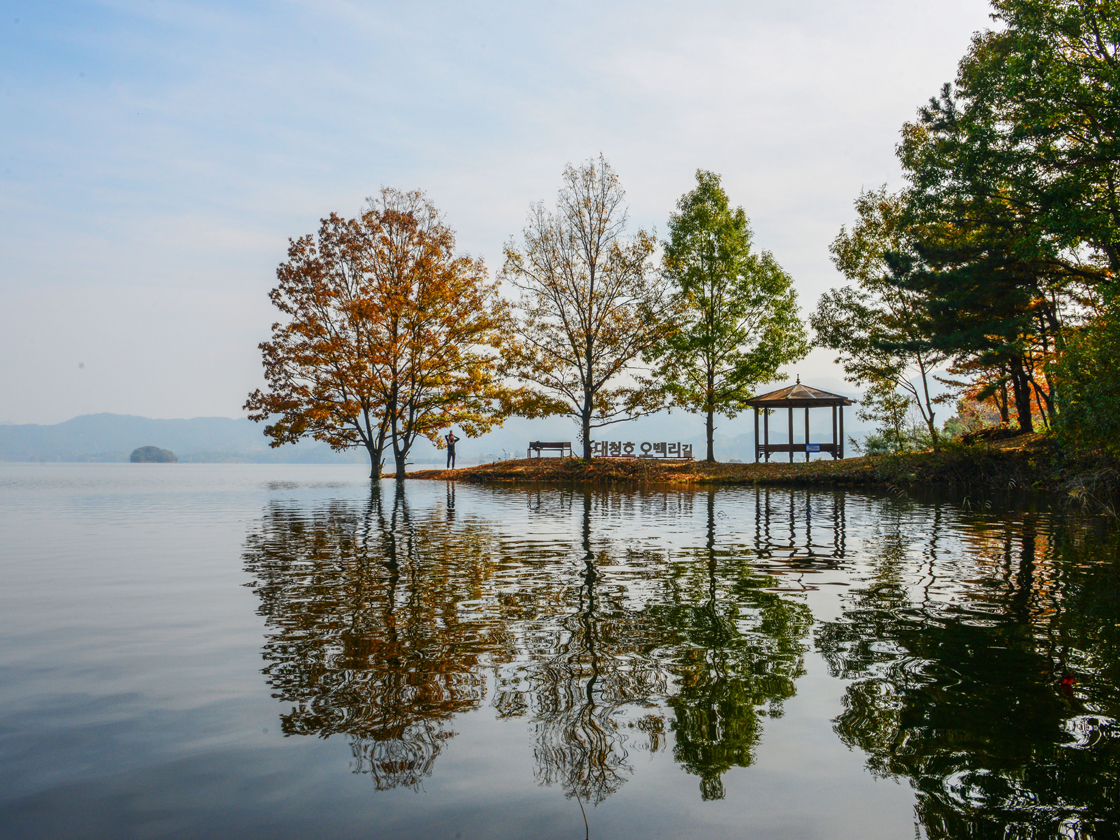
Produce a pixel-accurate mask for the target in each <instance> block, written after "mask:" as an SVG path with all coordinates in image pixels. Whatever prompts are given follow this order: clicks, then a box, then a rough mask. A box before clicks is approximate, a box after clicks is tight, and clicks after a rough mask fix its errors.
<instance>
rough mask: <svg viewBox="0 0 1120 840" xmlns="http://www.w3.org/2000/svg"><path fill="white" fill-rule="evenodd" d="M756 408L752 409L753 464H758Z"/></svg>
mask: <svg viewBox="0 0 1120 840" xmlns="http://www.w3.org/2000/svg"><path fill="white" fill-rule="evenodd" d="M758 453H759V448H758V406H757V405H756V406H755V407H754V462H755V463H756V464H757V463H758Z"/></svg>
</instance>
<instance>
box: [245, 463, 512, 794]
mask: <svg viewBox="0 0 1120 840" xmlns="http://www.w3.org/2000/svg"><path fill="white" fill-rule="evenodd" d="M386 507H389V510H388V511H387V510H386ZM454 525H455V523H454V520H453V518H450V517H447V516H443V517H440V516H437V515H435V514H434V513H433V514H432V515H431V516H429V517H427V518H426V519H425V520H424V521H422V522H419V523H417V522H414V521H413V519H412V517H411V515H410V511H409V506H408V500H407V498H406V496H405V493H404V487H403V484H400V483H398V484H397V487H396V492H395V495H394V497H393V499H392V502H391V504H390V505H388V506H387V505H386V504H385V500H383V498H382V495H381V493H380V491H379V489H378V488H376V487H375V488H374V490H373V492H372V494H371V496H370V499H369V502H368V504H367V505H366V506H365V509H364V510H362V509H358V508H355V507H354V506H352V505H349V504H346V503H341V502H335V503H331V504H328V505H326V506H325V507H323V508H319V509H316V510H312V511H307V510H304V509H301V508H299V507H296V506H286V505H284V504H283V503H281V502H276V503H273V504H272V505H271V506H270V507H269V508H268V509H267V510H266V512H265V514H264V516H263V518H262V520H261V522H260V523H259V526H258V528H257V529H256V531H255V532H254V533H252V534H250V536H249V537H248V539H247V541H246V546H245V552H244V560H245V567H246V569H247V570H248V571H249V572H250V573H251V574H252V575H253V577H254V580H253V582H252V583H251V584H250V585H251V586H252V588H253V590H254V591H255V592H256V593H257V595H258V596H259V597H260V600H261V606H260V613H261V614H262V615H263V616H264V617H265V619H266V621H267V624H268V627H269V633H268V635H267V636H266V642H265V646H264V654H263V655H264V658H265V660H266V662H267V663H268V664H267V665H266V667H265V668H264V674H265V676H266V677H267V679H268V681H269V684H270V685H271V686H272V687H273V689H274V690H275V693H276V696H277V697H279V698H281V699H283V700H285V701H288V702H290V703H291V704H292V707H291V710H290V711H289V712H287V713H286V714H284V715H282V716H281V725H282V728H283V731H284V732H285V734H289V735H293V734H300V735H310V734H316V735H320V736H322V737H327V736H330V735H335V734H344V735H346V736H348V737H349V738H350V741H351V749H352V751H353V754H354V760H355V769H356V771H359V772H366V773H369V774H371V775H372V776H373V778H374V781H375V784H376V785H377V787H378V788H391V787H396V786H400V785H406V786H414V785H416V784H418V783H419V782H420V780H421V779H422V778H423V777H424V776H426V775H428V774H429V773H430V772H431V767H432V762H433V761H434V760H435V758H436V756H437V755H438V754H439V752H440V749H441V748H442V744H443V743H444V742H445V741H446V739H447V738H450V737H452V735H453V734H454V733H453V732H452V731H451V730H450V728H449V724H450V721H451V719H452V717H453V716H454V715H455V714H457V713H460V712H462V711H465V710H468V709H472V708H476V707H478V706H479V705H480V704H481V703H482V700H483V698H484V695H485V677H484V675H483V668H484V666H485V664H486V661H487V660H488V659H490V658H491V657H494V658H498V659H503V658H506V657H507V656H508V652H506V651H505V646H506V644H507V643H506V640H505V637H504V634H502V633H501V632H497V631H495V630H494V629H493V628H491V627H488V626H485V625H483V624H482V623H481V622H478V621H470V620H462V619H461V617H460V610H459V605H460V604H461V603H462V602H464V601H469V600H472V599H475V598H477V597H478V594H479V591H480V588H481V587H482V585H483V584H484V582H485V580H486V578H487V577H488V576H489V574H490V569H491V565H492V563H493V558H494V557H495V556H496V555H497V553H498V552H497V551H496V545H495V543H496V541H495V538H494V537H493V535H492V534H491V532H490V531H489V530H487V529H486V528H484V527H481V526H479V525H478V524H477V523H467V524H465V525H460V526H457V527H454Z"/></svg>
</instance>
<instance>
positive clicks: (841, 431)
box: [840, 405, 844, 458]
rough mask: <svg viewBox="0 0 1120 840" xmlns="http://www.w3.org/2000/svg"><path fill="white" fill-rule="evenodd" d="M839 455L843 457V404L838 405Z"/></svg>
mask: <svg viewBox="0 0 1120 840" xmlns="http://www.w3.org/2000/svg"><path fill="white" fill-rule="evenodd" d="M840 457H841V458H843V457H844V406H843V405H841V406H840Z"/></svg>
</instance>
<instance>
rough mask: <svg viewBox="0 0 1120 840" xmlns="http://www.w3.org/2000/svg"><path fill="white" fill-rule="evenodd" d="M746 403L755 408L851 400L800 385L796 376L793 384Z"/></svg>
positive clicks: (792, 406) (845, 402)
mask: <svg viewBox="0 0 1120 840" xmlns="http://www.w3.org/2000/svg"><path fill="white" fill-rule="evenodd" d="M747 405H749V406H753V407H755V408H813V407H814V406H821V407H826V406H830V405H853V402H852V401H851V400H850V399H848V398H847V397H844V396H841V395H840V394H832V393H829V392H828V391H822V390H821V389H820V388H813V387H811V386H809V385H802V384H801V378H800V377H798V379H797V382H796V383H795V384H793V385H787V386H786V387H785V388H779V389H778V390H777V391H771V392H770V393H769V394H762V395H761V396H758V397H754V398H753V399H749V400H747Z"/></svg>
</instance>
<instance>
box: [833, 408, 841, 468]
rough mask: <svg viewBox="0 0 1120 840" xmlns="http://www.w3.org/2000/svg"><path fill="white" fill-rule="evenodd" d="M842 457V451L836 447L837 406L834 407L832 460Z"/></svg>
mask: <svg viewBox="0 0 1120 840" xmlns="http://www.w3.org/2000/svg"><path fill="white" fill-rule="evenodd" d="M839 456H840V450H839V449H837V447H836V406H833V407H832V460H834V461H835V460H836V459H837V458H838V457H839Z"/></svg>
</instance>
